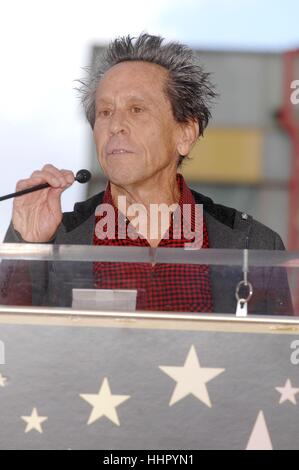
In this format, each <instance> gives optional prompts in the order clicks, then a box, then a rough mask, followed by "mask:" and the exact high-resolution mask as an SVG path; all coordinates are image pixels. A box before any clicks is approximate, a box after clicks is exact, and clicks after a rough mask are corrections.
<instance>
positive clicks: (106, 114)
mask: <svg viewBox="0 0 299 470" xmlns="http://www.w3.org/2000/svg"><path fill="white" fill-rule="evenodd" d="M111 113H112V111H111V110H110V109H102V110H101V111H100V112H99V115H100V116H103V117H109V116H111Z"/></svg>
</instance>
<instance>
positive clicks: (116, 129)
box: [110, 110, 128, 134]
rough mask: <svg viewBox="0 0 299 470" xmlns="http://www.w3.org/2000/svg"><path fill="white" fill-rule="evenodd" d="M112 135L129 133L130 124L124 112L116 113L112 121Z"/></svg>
mask: <svg viewBox="0 0 299 470" xmlns="http://www.w3.org/2000/svg"><path fill="white" fill-rule="evenodd" d="M110 132H111V134H120V133H121V134H125V133H127V132H128V124H127V120H126V116H125V113H124V112H123V111H118V110H116V111H114V113H113V115H112V116H111V119H110Z"/></svg>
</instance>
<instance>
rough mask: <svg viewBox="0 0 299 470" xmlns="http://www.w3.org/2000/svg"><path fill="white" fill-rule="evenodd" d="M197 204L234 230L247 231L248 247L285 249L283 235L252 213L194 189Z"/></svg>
mask: <svg viewBox="0 0 299 470" xmlns="http://www.w3.org/2000/svg"><path fill="white" fill-rule="evenodd" d="M192 193H193V195H194V198H195V202H196V203H197V204H203V209H204V211H205V212H207V213H208V214H209V215H211V216H212V217H214V218H215V219H216V220H218V222H220V223H222V224H224V225H226V226H227V227H229V228H231V229H232V230H239V231H241V232H245V233H246V234H247V237H248V247H249V248H251V249H264V250H284V249H285V247H284V244H283V241H282V239H281V237H280V236H279V235H278V233H276V232H275V231H274V230H272V229H271V228H269V227H267V226H266V225H264V224H262V223H261V222H259V221H257V220H255V219H254V218H253V217H252V216H251V215H250V214H247V213H246V212H242V211H239V210H237V209H234V208H232V207H228V206H224V205H222V204H216V203H214V201H213V200H212V199H211V198H209V197H207V196H204V195H203V194H200V193H198V192H197V191H194V190H192Z"/></svg>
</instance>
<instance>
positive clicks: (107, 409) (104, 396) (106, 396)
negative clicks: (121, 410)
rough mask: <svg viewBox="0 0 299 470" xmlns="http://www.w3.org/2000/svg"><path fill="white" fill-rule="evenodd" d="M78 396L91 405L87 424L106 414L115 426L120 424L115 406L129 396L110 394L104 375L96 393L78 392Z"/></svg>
mask: <svg viewBox="0 0 299 470" xmlns="http://www.w3.org/2000/svg"><path fill="white" fill-rule="evenodd" d="M80 397H81V398H82V399H83V400H85V401H87V403H89V404H90V405H91V406H92V407H93V409H92V412H91V414H90V416H89V419H88V422H87V424H88V425H89V424H92V423H94V422H95V421H97V420H98V419H100V418H101V417H102V416H106V417H107V418H108V419H110V421H112V422H113V423H114V424H116V425H117V426H120V423H119V420H118V416H117V413H116V409H115V408H116V407H117V406H118V405H120V404H121V403H123V402H124V401H126V400H128V399H129V398H130V396H129V395H112V393H111V390H110V387H109V382H108V379H107V378H106V377H105V378H104V380H103V382H102V386H101V388H100V390H99V393H98V394H97V395H91V394H80Z"/></svg>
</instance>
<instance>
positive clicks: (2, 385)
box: [0, 374, 7, 387]
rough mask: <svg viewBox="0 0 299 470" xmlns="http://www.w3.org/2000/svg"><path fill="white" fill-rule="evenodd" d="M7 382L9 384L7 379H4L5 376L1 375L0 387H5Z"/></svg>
mask: <svg viewBox="0 0 299 470" xmlns="http://www.w3.org/2000/svg"><path fill="white" fill-rule="evenodd" d="M6 382H7V379H6V377H3V375H2V374H0V387H5V385H6Z"/></svg>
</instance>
